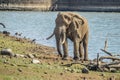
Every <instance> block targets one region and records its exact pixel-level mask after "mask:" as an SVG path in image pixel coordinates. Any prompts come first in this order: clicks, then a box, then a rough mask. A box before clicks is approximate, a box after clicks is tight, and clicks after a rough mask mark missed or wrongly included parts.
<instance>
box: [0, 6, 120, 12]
mask: <svg viewBox="0 0 120 80" xmlns="http://www.w3.org/2000/svg"><path fill="white" fill-rule="evenodd" d="M54 8H55V7H50V5H48V6H45V5H41V6H40V5H25V6H24V5H9V6H1V5H0V11H81V12H120V7H115V6H79V7H69V6H60V7H59V8H58V9H54Z"/></svg>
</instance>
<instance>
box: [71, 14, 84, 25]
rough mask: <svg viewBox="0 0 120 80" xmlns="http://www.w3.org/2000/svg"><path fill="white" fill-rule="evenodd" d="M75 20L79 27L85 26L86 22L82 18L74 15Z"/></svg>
mask: <svg viewBox="0 0 120 80" xmlns="http://www.w3.org/2000/svg"><path fill="white" fill-rule="evenodd" d="M73 18H75V19H77V20H76V22H77V24H79V25H83V24H84V20H83V18H82V16H80V15H74V16H73Z"/></svg>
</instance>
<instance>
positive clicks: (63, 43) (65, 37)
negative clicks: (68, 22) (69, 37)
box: [61, 33, 66, 44]
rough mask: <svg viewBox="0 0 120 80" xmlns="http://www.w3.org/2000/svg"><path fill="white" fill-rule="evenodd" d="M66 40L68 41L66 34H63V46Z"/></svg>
mask: <svg viewBox="0 0 120 80" xmlns="http://www.w3.org/2000/svg"><path fill="white" fill-rule="evenodd" d="M65 39H66V37H65V33H63V40H62V42H61V44H64V43H65Z"/></svg>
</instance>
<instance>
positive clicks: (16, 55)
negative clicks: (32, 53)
mask: <svg viewBox="0 0 120 80" xmlns="http://www.w3.org/2000/svg"><path fill="white" fill-rule="evenodd" d="M14 56H15V57H22V58H24V57H25V55H22V54H15V55H14Z"/></svg>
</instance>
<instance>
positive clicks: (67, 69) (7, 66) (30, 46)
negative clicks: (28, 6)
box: [0, 34, 120, 80]
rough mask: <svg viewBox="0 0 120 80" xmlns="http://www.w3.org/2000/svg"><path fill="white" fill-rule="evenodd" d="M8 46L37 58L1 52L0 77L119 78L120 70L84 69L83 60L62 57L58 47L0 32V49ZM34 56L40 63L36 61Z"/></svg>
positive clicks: (25, 79) (23, 79) (8, 79)
mask: <svg viewBox="0 0 120 80" xmlns="http://www.w3.org/2000/svg"><path fill="white" fill-rule="evenodd" d="M5 48H10V49H12V51H13V52H14V53H15V54H21V55H26V54H32V55H33V56H34V58H31V57H30V58H29V57H27V58H26V57H24V58H23V57H12V58H11V57H9V56H6V55H0V80H120V73H110V72H97V71H89V73H82V72H81V70H82V68H84V67H85V66H83V65H82V64H73V65H71V63H74V60H73V59H72V58H71V57H70V58H69V59H68V60H62V59H61V57H59V55H58V54H57V51H56V49H55V48H53V47H48V46H44V45H41V44H36V43H33V41H32V40H30V39H25V38H18V37H15V36H5V35H4V34H0V50H2V49H5ZM33 59H37V60H39V61H40V63H38V64H33V63H32V60H33ZM84 63H85V62H84ZM112 78H113V79H112Z"/></svg>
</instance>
